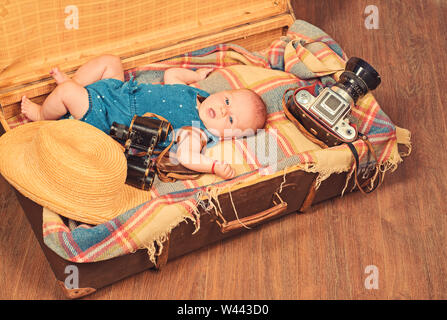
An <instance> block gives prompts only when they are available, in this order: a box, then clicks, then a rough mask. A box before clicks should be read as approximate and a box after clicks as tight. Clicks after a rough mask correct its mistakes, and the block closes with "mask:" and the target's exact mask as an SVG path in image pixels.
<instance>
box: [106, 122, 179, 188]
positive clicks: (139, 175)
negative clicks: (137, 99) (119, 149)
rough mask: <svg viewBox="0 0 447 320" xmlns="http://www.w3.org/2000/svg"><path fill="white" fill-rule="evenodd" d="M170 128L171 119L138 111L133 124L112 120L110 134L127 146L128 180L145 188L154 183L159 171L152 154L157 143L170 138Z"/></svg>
mask: <svg viewBox="0 0 447 320" xmlns="http://www.w3.org/2000/svg"><path fill="white" fill-rule="evenodd" d="M170 128H171V124H170V123H169V122H168V121H165V120H160V119H154V118H149V117H141V116H137V115H136V116H134V117H133V119H132V122H131V124H130V126H129V127H127V126H125V125H123V124H119V123H116V122H114V123H113V124H112V126H111V128H110V136H111V137H112V138H114V139H115V140H117V141H118V142H120V143H121V144H123V145H124V148H125V151H124V155H125V156H126V159H127V177H126V183H127V184H129V185H131V186H134V187H136V188H139V189H143V190H149V189H150V188H151V187H152V184H153V182H154V178H155V173H156V163H155V160H153V159H152V156H153V154H154V151H155V148H156V147H157V145H158V144H159V143H162V142H164V141H166V139H167V138H168V134H169V129H170Z"/></svg>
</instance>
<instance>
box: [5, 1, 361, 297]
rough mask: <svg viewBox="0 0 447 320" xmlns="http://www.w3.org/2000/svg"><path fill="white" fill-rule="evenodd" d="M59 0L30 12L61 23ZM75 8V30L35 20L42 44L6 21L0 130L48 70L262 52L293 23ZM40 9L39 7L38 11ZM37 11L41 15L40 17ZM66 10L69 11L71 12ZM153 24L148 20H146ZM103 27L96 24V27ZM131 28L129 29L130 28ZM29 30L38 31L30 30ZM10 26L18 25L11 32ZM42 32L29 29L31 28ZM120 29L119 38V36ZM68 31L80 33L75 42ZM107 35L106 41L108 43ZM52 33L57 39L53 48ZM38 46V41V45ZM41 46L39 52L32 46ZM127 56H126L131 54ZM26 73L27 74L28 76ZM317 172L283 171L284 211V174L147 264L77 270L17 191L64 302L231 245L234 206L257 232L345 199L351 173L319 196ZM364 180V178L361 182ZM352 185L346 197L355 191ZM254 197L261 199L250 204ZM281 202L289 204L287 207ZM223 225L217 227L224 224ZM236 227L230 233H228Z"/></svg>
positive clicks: (249, 12)
mask: <svg viewBox="0 0 447 320" xmlns="http://www.w3.org/2000/svg"><path fill="white" fill-rule="evenodd" d="M65 2H66V1H62V2H61V3H60V5H59V6H57V7H54V8H52V7H51V8H50V7H43V6H44V5H43V4H42V5H40V4H39V5H37V4H34V5H35V6H36V7H33V8H32V9H34V11H33V12H38V13H37V15H38V16H40V17H41V18H42V19H43V18H44V17H47V16H48V15H51V17H52V19H53V20H54V21H58V22H59V23H63V21H66V19H67V14H66V13H64V9H65V8H66V6H68V5H69V3H68V2H67V4H65ZM77 3H78V5H77V6H78V9H79V12H80V13H79V24H80V25H81V26H82V25H86V26H87V27H86V28H85V29H83V28H79V29H78V30H75V31H73V30H72V29H66V30H63V29H62V30H61V29H60V27H59V29H54V26H47V25H42V24H39V22H38V21H36V22H31V23H30V24H28V25H30V26H31V27H29V29H27V30H25V31H27V32H31V33H33V32H37V31H36V30H39V31H40V32H41V36H40V38H39V37H36V38H33V37H28V36H26V32H24V31H23V30H21V31H20V30H19V31H14V28H17V27H16V26H17V22H20V19H26V17H23V16H20V15H19V16H14V15H8V16H7V17H6V19H11V21H7V25H11V28H10V30H9V33H8V30H6V31H7V32H6V35H5V34H4V35H2V37H4V39H2V42H1V43H2V44H3V43H5V42H6V40H7V39H5V37H7V36H9V37H10V39H8V40H9V41H10V42H11V43H14V44H15V45H11V46H10V48H8V50H3V51H2V52H1V53H2V54H1V55H0V66H8V67H7V68H5V70H6V71H5V72H3V73H2V75H1V87H0V104H1V108H2V117H0V120H1V126H0V130H1V131H2V132H0V133H4V132H5V129H10V127H11V125H10V124H11V122H10V119H12V118H13V117H15V116H17V115H18V114H19V113H20V99H21V97H22V95H24V94H26V95H27V96H28V97H30V98H32V100H33V101H35V102H37V103H39V102H42V101H43V100H44V99H45V97H46V95H47V94H48V93H49V92H51V90H52V89H54V87H55V84H54V81H52V79H51V78H50V77H49V76H48V70H49V69H50V67H51V66H54V65H58V66H59V67H60V69H62V70H63V71H66V72H67V73H69V74H70V73H73V72H74V71H75V70H76V69H77V68H78V67H79V66H80V65H82V64H83V63H85V62H86V61H87V60H89V59H90V58H92V57H93V56H96V55H99V54H101V53H112V54H115V55H119V56H120V57H121V59H122V61H123V64H124V67H125V69H126V70H128V69H132V68H135V67H138V66H143V65H146V64H149V63H152V62H155V61H160V60H163V59H166V58H169V57H173V56H176V55H179V54H183V53H186V52H191V51H193V50H197V49H201V48H203V47H207V46H210V45H214V44H218V43H228V42H231V43H236V44H239V45H241V46H243V47H244V48H246V49H248V50H253V51H255V50H260V49H264V48H265V47H267V46H268V45H269V44H270V43H271V41H272V40H276V39H278V38H279V37H280V36H281V35H284V34H285V32H286V31H287V28H288V27H289V26H290V25H291V24H292V23H293V21H294V20H295V17H294V16H293V12H292V11H291V8H290V3H289V2H288V1H284V0H282V1H281V0H278V1H270V0H268V1H244V2H241V1H233V0H232V1H228V0H225V1H213V2H207V3H206V5H205V4H204V3H202V2H200V1H197V0H196V1H191V0H183V1H170V2H169V3H168V2H163V3H159V2H148V3H149V4H148V5H149V6H150V7H151V8H153V10H147V11H145V10H141V8H142V6H143V2H135V1H124V3H123V2H122V1H119V2H118V1H105V2H102V3H101V4H90V3H89V1H77ZM26 6H28V3H27V2H26V1H17V2H14V4H11V5H10V8H9V9H10V11H11V13H14V12H16V13H18V12H20V10H22V12H28V11H26V10H28V9H30V8H27V7H26ZM41 6H42V7H41ZM36 10H37V11H36ZM69 12H72V11H69ZM149 20H150V22H147V21H149ZM98 21H99V23H98ZM131 22H132V23H131ZM33 23H34V24H33ZM12 25H14V27H12ZM33 25H34V26H35V27H39V28H36V29H34V30H32V29H33V28H32V26H33ZM123 25H124V26H125V27H124V31H123V30H122V29H123V27H122V26H123ZM73 32H78V33H76V34H75V35H73ZM104 34H107V35H108V36H107V39H106V40H104V39H103V38H104ZM55 35H57V37H58V38H57V39H58V41H56V42H54V41H53V39H54V36H55ZM0 39H1V37H0ZM36 39H37V40H36ZM39 41H40V44H38V43H37V42H39ZM50 43H52V44H51V45H50ZM33 45H34V46H36V47H37V48H38V50H29V51H26V50H23V48H24V46H33ZM73 47H75V48H76V50H72V48H73ZM129 48H131V49H129ZM24 70H33V71H32V72H24ZM316 178H317V174H316V173H309V172H305V171H302V170H290V171H289V172H287V183H286V184H285V185H283V186H282V187H283V190H282V193H281V198H282V201H281V203H280V204H277V205H274V206H273V205H272V203H276V202H275V192H276V191H277V189H278V186H280V185H281V183H282V181H283V176H282V174H281V175H272V176H270V177H268V178H266V180H265V181H260V182H257V183H255V184H252V185H248V186H244V187H242V188H239V189H237V190H235V191H234V192H232V195H231V196H232V199H230V198H229V195H228V194H227V193H223V194H221V195H220V196H219V202H220V204H221V206H222V212H223V217H221V218H219V217H216V216H214V215H210V214H209V213H207V212H206V211H204V210H202V209H200V224H201V227H200V230H199V231H198V232H196V233H194V234H193V235H191V234H192V233H193V231H194V226H193V225H192V224H188V223H181V224H179V225H178V226H177V227H176V228H175V229H173V230H172V232H171V234H170V236H169V239H168V240H167V241H166V242H165V243H164V249H163V251H162V254H161V255H160V256H158V257H157V260H156V263H155V264H153V263H152V262H151V261H150V260H149V259H148V255H147V252H146V250H144V249H141V250H138V251H137V252H135V253H133V254H128V255H124V256H120V257H116V258H112V259H109V260H104V261H99V262H95V263H73V262H70V261H67V260H64V259H63V258H61V257H60V256H58V255H57V254H56V253H55V252H53V251H52V250H51V249H49V248H48V247H47V246H46V245H45V244H44V242H43V235H42V211H43V208H42V207H41V206H40V205H38V204H36V203H35V202H33V201H31V200H29V199H28V198H26V197H25V196H23V195H22V194H20V193H19V192H18V191H16V195H17V197H18V200H19V202H20V204H21V206H22V208H23V211H24V212H25V214H26V216H27V218H28V220H29V222H30V224H31V226H32V229H33V231H34V233H35V236H36V238H37V240H38V241H39V243H40V245H41V248H42V250H43V251H44V253H45V256H46V258H47V259H48V261H49V263H50V265H51V268H52V270H53V272H54V274H55V276H56V279H57V281H58V282H59V283H60V284H61V287H62V289H63V290H64V292H65V294H66V296H67V297H68V298H78V297H82V296H85V295H87V294H90V293H92V292H94V291H95V290H97V289H99V288H101V287H104V286H106V285H109V284H111V283H113V282H115V281H118V280H120V279H123V278H125V277H127V276H130V275H132V274H135V273H137V272H141V271H143V270H146V269H149V268H155V269H160V268H161V267H162V266H163V265H164V264H165V263H166V262H167V261H168V260H172V259H175V258H177V257H179V256H181V255H184V254H186V253H188V252H191V251H193V250H196V249H198V248H201V247H204V246H207V245H209V244H211V243H213V242H217V241H220V240H222V239H225V238H228V237H233V236H235V235H236V234H239V233H241V232H243V231H246V229H245V228H244V227H242V226H241V225H240V224H239V223H233V224H232V223H231V222H232V220H234V215H233V214H228V215H226V214H225V212H230V213H232V212H233V209H232V201H233V202H234V203H236V204H237V207H238V208H239V212H240V218H244V217H247V216H255V218H256V219H258V220H256V221H255V222H254V225H257V224H259V223H261V222H264V221H269V220H271V219H276V218H279V217H281V216H283V215H285V214H289V213H292V212H297V213H299V212H304V211H305V210H306V209H307V208H309V207H310V206H311V205H312V204H316V203H319V202H322V201H325V200H327V199H330V198H332V197H335V196H338V195H340V194H341V192H342V190H343V189H344V188H345V187H346V186H345V183H346V178H347V173H339V174H332V175H331V176H330V177H329V178H328V179H326V180H324V181H323V182H322V183H321V185H320V187H319V188H318V190H316V189H315V181H316ZM364 178H365V179H367V178H368V177H364ZM353 183H354V182H353V181H352V180H350V182H349V185H348V186H347V188H346V189H347V190H351V189H353V187H354V185H353ZM253 195H256V198H257V199H261V201H253ZM283 203H287V205H284V204H283ZM222 218H223V219H222ZM233 227H234V229H233ZM68 265H76V266H77V267H78V268H79V272H80V274H82V277H80V283H79V287H80V288H79V289H67V288H65V285H64V279H65V278H66V277H67V274H66V273H65V268H66V266H68Z"/></svg>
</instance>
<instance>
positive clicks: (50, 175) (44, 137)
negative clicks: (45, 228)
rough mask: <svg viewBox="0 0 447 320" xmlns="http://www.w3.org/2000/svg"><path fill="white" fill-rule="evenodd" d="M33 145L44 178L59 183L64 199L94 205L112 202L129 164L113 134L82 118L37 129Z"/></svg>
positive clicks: (123, 181) (104, 205)
mask: <svg viewBox="0 0 447 320" xmlns="http://www.w3.org/2000/svg"><path fill="white" fill-rule="evenodd" d="M33 146H34V148H35V152H33V153H30V154H34V155H33V156H34V157H35V156H37V164H38V166H39V171H40V172H41V174H42V177H43V178H44V179H48V180H49V181H51V182H52V183H54V184H55V185H56V187H57V188H58V189H59V190H60V196H61V197H62V198H63V197H64V196H65V197H66V198H67V200H69V201H71V202H73V201H76V202H79V203H83V204H85V202H88V204H89V206H91V207H92V208H101V207H107V206H111V205H113V203H114V200H115V198H116V197H117V196H118V194H119V192H120V190H121V188H122V187H123V185H124V183H125V179H126V173H127V166H126V159H125V156H124V154H123V152H122V151H121V149H120V147H119V146H118V144H117V143H116V142H115V141H114V140H113V139H112V138H111V137H109V136H107V135H106V134H105V133H104V132H102V131H100V130H99V129H97V128H95V127H93V126H91V125H89V124H86V123H83V122H80V121H55V122H53V123H50V124H48V125H46V126H43V127H42V128H40V130H38V132H37V134H36V136H35V138H34V143H33ZM35 160H36V159H35ZM35 160H34V163H33V162H29V164H30V165H33V164H35V163H36V161H35Z"/></svg>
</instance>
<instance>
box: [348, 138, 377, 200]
mask: <svg viewBox="0 0 447 320" xmlns="http://www.w3.org/2000/svg"><path fill="white" fill-rule="evenodd" d="M358 134H359V137H360V138H361V139H362V140H363V142H365V144H366V145H367V147H368V151H369V152H370V153H371V154H372V155H373V157H374V160H375V163H376V165H375V167H376V172H375V173H374V175H373V176H372V177H371V178H369V179H368V180H366V181H365V182H364V183H363V184H362V185H361V184H360V183H359V181H358V168H359V165H360V160H359V154H358V152H357V149H356V148H355V147H354V145H353V143H346V144H347V145H348V147H349V150H351V153H352V155H353V156H354V180H355V184H356V186H357V188H358V189H359V190H360V191H361V192H362V193H363V194H368V193H371V192H373V191H374V190H376V189H377V187H379V186H380V185H381V184H382V182H383V178H384V176H383V174H380V172H381V171H380V168H379V167H380V166H379V161H378V159H377V155H376V152H375V151H374V148H373V146H372V144H371V142H370V141H369V139H368V137H367V136H366V135H364V134H362V133H360V132H359V133H358ZM378 175H380V177H379V180H378V182H377V183H376V184H375V185H374V186H372V187H370V188H369V189H366V185H367V184H368V183H369V182H370V181H371V180H372V179H375V178H377V176H378Z"/></svg>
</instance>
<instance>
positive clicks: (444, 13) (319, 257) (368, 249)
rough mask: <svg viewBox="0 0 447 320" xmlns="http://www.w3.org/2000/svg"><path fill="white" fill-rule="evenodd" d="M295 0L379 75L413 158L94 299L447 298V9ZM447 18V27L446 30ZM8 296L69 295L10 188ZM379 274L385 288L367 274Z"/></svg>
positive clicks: (2, 269) (435, 3) (2, 277)
mask: <svg viewBox="0 0 447 320" xmlns="http://www.w3.org/2000/svg"><path fill="white" fill-rule="evenodd" d="M370 2H371V1H365V0H349V1H348V0H325V1H323V0H319V1H307V0H296V1H294V2H293V6H294V9H295V11H296V15H297V17H298V18H301V19H304V20H307V21H309V22H310V23H313V24H315V25H317V26H319V27H320V28H322V29H323V30H325V31H326V32H327V33H329V34H330V35H331V36H332V37H333V38H334V39H335V40H337V41H338V42H339V44H340V45H341V46H342V47H343V48H344V49H345V51H346V52H347V54H348V55H349V56H359V57H363V58H364V59H365V60H367V61H369V62H370V63H371V64H372V65H373V66H375V67H377V69H378V70H379V72H380V74H381V75H382V79H383V82H382V85H381V86H380V87H379V88H378V89H377V90H376V94H375V95H376V97H377V99H378V101H379V103H380V104H381V106H382V108H383V109H384V110H385V112H386V113H387V114H388V115H389V116H390V117H391V119H393V120H394V122H395V123H396V124H397V125H398V126H401V127H404V128H408V129H410V130H411V132H412V134H413V136H412V137H413V138H412V141H413V152H412V154H411V156H410V157H409V158H407V159H406V161H405V162H404V163H403V164H402V165H401V166H400V167H399V169H398V170H397V171H396V172H395V173H394V174H390V175H387V177H386V179H385V183H384V184H383V186H381V188H380V189H379V190H378V191H377V192H375V193H373V194H370V195H368V196H364V195H362V194H360V193H356V194H350V195H347V196H345V197H344V198H342V199H335V200H332V201H329V202H326V203H324V204H320V205H317V206H315V207H314V208H313V209H312V210H310V211H309V212H308V213H306V214H303V215H289V216H287V217H284V218H283V219H280V220H277V221H274V222H272V223H269V224H267V225H264V226H262V227H259V228H257V229H256V230H253V231H251V232H249V233H247V234H244V235H242V236H239V237H236V238H232V239H230V240H227V241H225V242H223V243H219V244H217V245H213V246H211V247H208V248H204V249H202V250H200V251H197V252H194V253H192V254H189V255H187V256H185V257H182V258H179V259H177V260H174V261H172V262H170V263H168V265H167V266H166V267H165V269H164V270H162V271H161V272H153V271H147V272H143V273H141V274H138V275H136V276H133V277H131V278H128V279H125V280H123V281H120V282H118V283H116V284H114V285H111V286H109V287H107V288H103V289H101V290H100V291H98V292H97V293H95V294H93V295H91V296H88V297H86V299H446V298H447V267H446V265H447V250H446V246H447V241H446V240H447V237H446V232H447V229H446V227H447V205H446V204H445V199H446V198H444V196H445V195H446V194H447V183H446V181H447V179H446V178H447V174H446V172H447V153H446V151H445V150H446V146H445V144H446V141H447V136H446V132H447V130H446V129H447V128H446V114H447V111H446V110H444V108H445V106H447V91H446V90H445V88H446V87H447V81H446V80H445V79H446V78H447V77H446V75H447V62H446V55H445V53H446V52H447V45H446V36H445V35H446V34H447V24H446V23H445V21H447V2H446V1H443V0H406V1H399V0H375V1H373V3H374V4H375V5H376V6H377V7H378V9H379V19H380V20H379V27H380V28H379V29H378V30H368V29H366V28H365V27H364V20H365V18H366V15H365V14H364V10H365V7H366V6H367V5H369V4H371V3H370ZM442 21H444V22H442ZM0 191H1V194H0V298H1V299H61V298H64V296H63V294H62V292H61V290H60V289H59V287H58V286H57V284H56V280H55V277H54V275H53V274H52V272H51V270H50V267H49V264H48V263H47V261H46V259H45V257H44V255H43V253H42V251H41V249H40V247H39V245H38V243H37V241H36V239H35V238H34V235H33V233H32V230H31V228H30V226H29V225H28V223H27V221H26V219H25V216H24V214H23V213H22V212H21V209H20V207H19V205H18V203H17V201H16V199H15V196H14V195H13V193H12V190H11V189H10V187H9V186H7V185H6V184H5V183H4V181H0ZM369 265H374V266H376V267H377V269H376V270H377V271H378V276H379V277H378V289H367V288H366V287H365V279H366V278H367V277H368V275H369V273H365V268H366V267H367V266H369Z"/></svg>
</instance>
